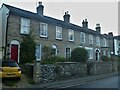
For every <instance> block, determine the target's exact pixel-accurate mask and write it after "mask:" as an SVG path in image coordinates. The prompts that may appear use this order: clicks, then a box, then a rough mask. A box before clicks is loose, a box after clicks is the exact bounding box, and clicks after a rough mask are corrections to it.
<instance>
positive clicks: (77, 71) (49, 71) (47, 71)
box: [41, 62, 87, 83]
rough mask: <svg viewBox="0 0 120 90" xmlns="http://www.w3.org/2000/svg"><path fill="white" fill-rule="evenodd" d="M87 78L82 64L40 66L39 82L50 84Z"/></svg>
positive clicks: (69, 63) (85, 67) (84, 66)
mask: <svg viewBox="0 0 120 90" xmlns="http://www.w3.org/2000/svg"><path fill="white" fill-rule="evenodd" d="M83 76H87V65H85V64H83V63H73V62H64V63H56V64H55V65H52V64H51V65H42V66H41V81H42V82H44V83H46V82H52V81H59V80H65V79H70V78H77V77H83Z"/></svg>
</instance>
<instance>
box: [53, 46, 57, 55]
mask: <svg viewBox="0 0 120 90" xmlns="http://www.w3.org/2000/svg"><path fill="white" fill-rule="evenodd" d="M52 49H55V56H57V51H58V48H57V46H56V45H55V44H53V45H52Z"/></svg>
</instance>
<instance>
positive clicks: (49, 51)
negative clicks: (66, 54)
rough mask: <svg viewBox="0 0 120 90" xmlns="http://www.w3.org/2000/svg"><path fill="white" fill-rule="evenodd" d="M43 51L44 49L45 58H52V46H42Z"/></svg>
mask: <svg viewBox="0 0 120 90" xmlns="http://www.w3.org/2000/svg"><path fill="white" fill-rule="evenodd" d="M42 51H43V59H49V58H51V56H52V55H51V54H52V48H51V47H49V46H44V47H43V48H42Z"/></svg>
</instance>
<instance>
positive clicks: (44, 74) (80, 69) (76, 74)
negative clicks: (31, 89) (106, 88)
mask: <svg viewBox="0 0 120 90" xmlns="http://www.w3.org/2000/svg"><path fill="white" fill-rule="evenodd" d="M37 63H39V64H37ZM26 67H27V68H26V69H27V71H29V72H28V74H29V75H30V76H31V77H32V78H33V80H35V83H37V82H39V83H48V82H54V81H60V80H67V79H71V78H80V77H85V76H87V75H100V74H106V73H111V72H114V71H118V62H117V61H112V62H111V61H106V62H105V61H104V62H89V63H87V64H83V63H79V62H61V63H60V62H59V63H56V64H47V65H41V64H40V62H36V63H35V64H34V65H31V64H30V65H29V64H27V65H26ZM32 71H33V72H32Z"/></svg>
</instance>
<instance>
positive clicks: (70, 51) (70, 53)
mask: <svg viewBox="0 0 120 90" xmlns="http://www.w3.org/2000/svg"><path fill="white" fill-rule="evenodd" d="M67 48H69V49H70V53H69V57H71V47H65V58H69V57H67V54H68V53H67Z"/></svg>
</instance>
